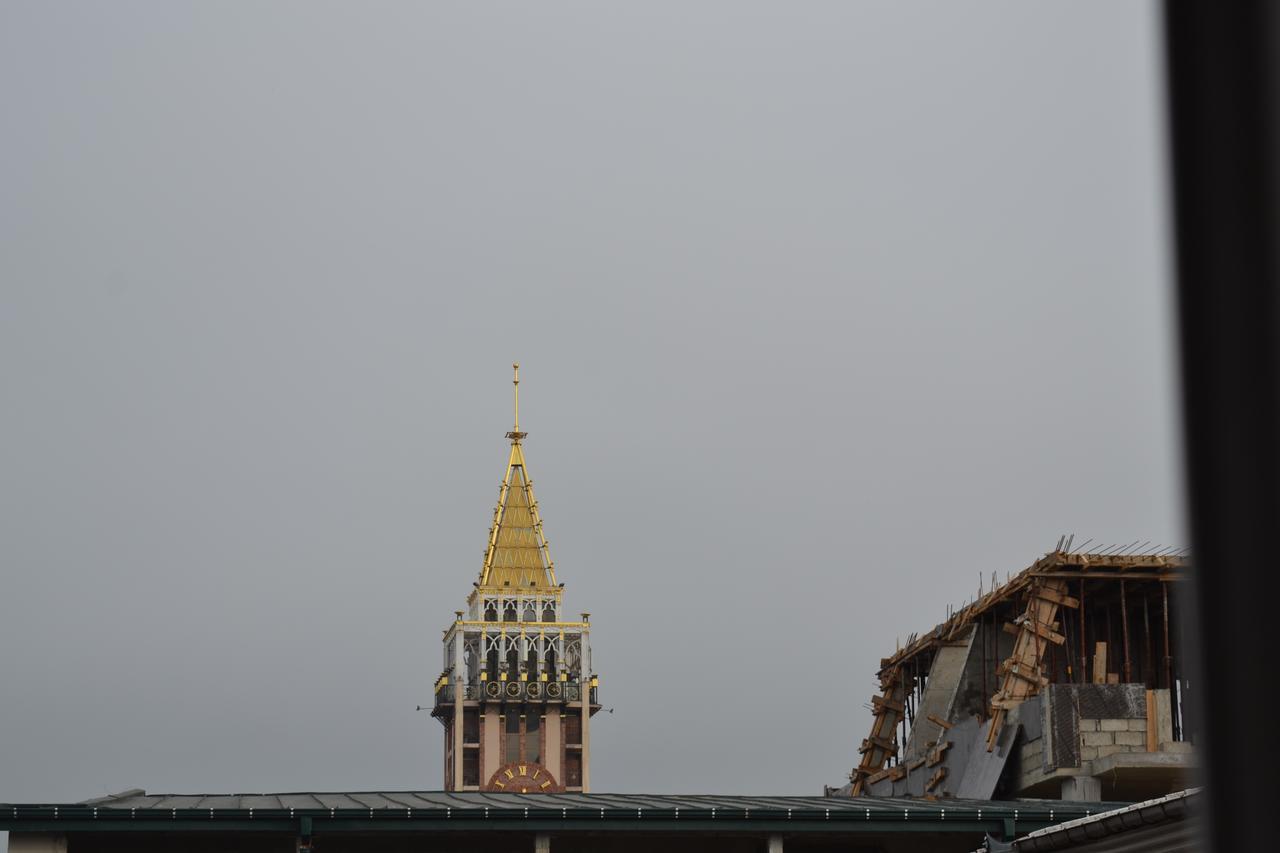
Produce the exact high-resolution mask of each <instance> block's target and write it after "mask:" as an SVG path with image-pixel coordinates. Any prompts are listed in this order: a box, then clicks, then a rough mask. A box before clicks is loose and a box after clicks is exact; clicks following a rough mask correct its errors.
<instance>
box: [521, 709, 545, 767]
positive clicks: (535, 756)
mask: <svg viewBox="0 0 1280 853" xmlns="http://www.w3.org/2000/svg"><path fill="white" fill-rule="evenodd" d="M541 723H542V718H541V715H539V714H537V713H533V714H530V715H529V716H528V717H525V721H524V760H525V761H533V762H537V763H539V764H541V763H542V742H541V741H542V738H541V732H540V729H541V728H542V726H541Z"/></svg>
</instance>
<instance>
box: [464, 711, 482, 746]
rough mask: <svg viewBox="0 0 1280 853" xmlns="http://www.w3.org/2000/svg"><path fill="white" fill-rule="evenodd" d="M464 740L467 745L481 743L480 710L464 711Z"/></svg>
mask: <svg viewBox="0 0 1280 853" xmlns="http://www.w3.org/2000/svg"><path fill="white" fill-rule="evenodd" d="M462 740H463V741H464V742H465V743H479V742H480V709H479V708H463V709H462Z"/></svg>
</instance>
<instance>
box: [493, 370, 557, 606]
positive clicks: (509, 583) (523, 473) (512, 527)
mask: <svg viewBox="0 0 1280 853" xmlns="http://www.w3.org/2000/svg"><path fill="white" fill-rule="evenodd" d="M511 367H512V370H513V371H514V374H515V375H514V378H513V379H512V381H511V384H512V387H513V388H514V404H515V405H514V409H515V411H514V414H515V424H514V428H513V429H512V430H511V432H509V433H507V438H509V439H511V456H510V457H509V458H508V459H507V473H506V476H504V477H503V478H502V486H501V487H500V489H499V492H498V506H497V507H496V508H495V509H494V511H493V526H492V527H490V528H489V544H488V547H487V548H486V549H485V553H484V568H482V569H481V570H480V583H479V584H478V585H479V587H480V588H482V589H488V590H490V591H493V590H504V591H507V592H516V591H517V590H524V591H529V590H543V591H548V590H553V589H555V588H556V570H555V564H554V563H552V562H551V554H550V551H549V550H548V548H547V540H546V538H545V537H544V536H543V535H542V518H541V517H540V516H539V514H538V501H537V499H536V498H535V497H534V496H533V480H531V479H530V478H529V472H528V468H527V467H526V466H525V461H524V448H523V447H522V446H521V444H520V442H521V439H523V438H524V437H525V435H527V433H523V432H521V431H520V365H519V364H518V363H516V364H513V365H511Z"/></svg>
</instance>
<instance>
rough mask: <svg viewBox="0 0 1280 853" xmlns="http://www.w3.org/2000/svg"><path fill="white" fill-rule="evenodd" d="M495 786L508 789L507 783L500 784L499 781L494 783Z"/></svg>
mask: <svg viewBox="0 0 1280 853" xmlns="http://www.w3.org/2000/svg"><path fill="white" fill-rule="evenodd" d="M493 784H495V785H497V786H498V787H499V788H505V787H507V783H506V782H500V781H497V780H494V783H493Z"/></svg>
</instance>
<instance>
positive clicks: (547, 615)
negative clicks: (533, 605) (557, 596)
mask: <svg viewBox="0 0 1280 853" xmlns="http://www.w3.org/2000/svg"><path fill="white" fill-rule="evenodd" d="M542 621H543V622H554V621H556V606H555V605H554V604H552V603H551V602H550V601H548V602H547V603H546V604H544V605H543V606H542Z"/></svg>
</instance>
